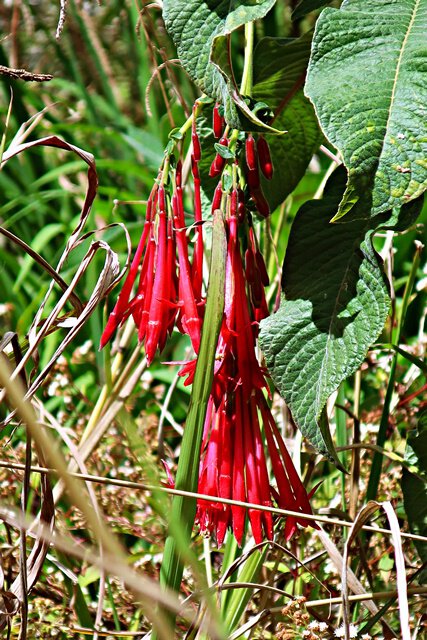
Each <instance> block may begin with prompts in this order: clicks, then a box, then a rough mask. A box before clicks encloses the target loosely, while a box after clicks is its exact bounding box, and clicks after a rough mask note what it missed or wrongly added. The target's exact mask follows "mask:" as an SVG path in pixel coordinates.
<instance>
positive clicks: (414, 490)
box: [401, 411, 427, 581]
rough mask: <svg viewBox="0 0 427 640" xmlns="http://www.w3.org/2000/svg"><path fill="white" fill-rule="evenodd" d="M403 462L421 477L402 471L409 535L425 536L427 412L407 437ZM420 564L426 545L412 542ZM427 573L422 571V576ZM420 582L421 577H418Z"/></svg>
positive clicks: (423, 413)
mask: <svg viewBox="0 0 427 640" xmlns="http://www.w3.org/2000/svg"><path fill="white" fill-rule="evenodd" d="M405 460H407V461H408V462H409V463H410V464H412V465H415V466H416V467H418V470H419V472H420V474H421V475H419V474H417V475H415V474H412V473H411V472H410V471H408V470H407V469H405V468H403V471H402V480H401V484H402V491H403V504H404V507H405V511H406V515H407V516H408V523H409V529H410V531H411V533H414V534H417V535H421V536H427V411H423V412H422V413H421V414H420V418H419V423H418V429H417V430H416V431H415V432H412V433H411V434H410V435H409V436H408V441H407V445H406V451H405ZM414 544H415V546H416V548H417V551H418V554H419V556H420V558H421V560H422V562H427V544H426V543H425V542H422V541H418V540H414ZM426 573H427V572H426V571H425V570H424V572H423V574H424V577H425V574H426ZM420 581H421V577H420Z"/></svg>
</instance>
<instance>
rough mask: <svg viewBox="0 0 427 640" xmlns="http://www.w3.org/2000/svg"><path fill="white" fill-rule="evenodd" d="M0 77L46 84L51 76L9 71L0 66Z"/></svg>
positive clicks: (23, 71) (23, 70)
mask: <svg viewBox="0 0 427 640" xmlns="http://www.w3.org/2000/svg"><path fill="white" fill-rule="evenodd" d="M0 76H7V77H8V78H13V79H14V80H25V81H26V82H48V81H49V80H52V78H53V76H52V75H51V74H50V73H31V71H26V70H25V69H11V68H10V67H5V66H4V65H2V64H0Z"/></svg>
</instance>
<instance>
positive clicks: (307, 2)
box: [292, 0, 331, 20]
mask: <svg viewBox="0 0 427 640" xmlns="http://www.w3.org/2000/svg"><path fill="white" fill-rule="evenodd" d="M330 2H331V0H301V2H299V3H298V4H297V6H296V7H295V10H294V11H293V13H292V20H299V19H300V18H303V17H304V16H305V15H307V13H310V12H311V11H315V10H316V9H320V8H321V7H324V6H325V5H326V4H329V3H330Z"/></svg>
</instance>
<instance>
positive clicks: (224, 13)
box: [163, 0, 276, 128]
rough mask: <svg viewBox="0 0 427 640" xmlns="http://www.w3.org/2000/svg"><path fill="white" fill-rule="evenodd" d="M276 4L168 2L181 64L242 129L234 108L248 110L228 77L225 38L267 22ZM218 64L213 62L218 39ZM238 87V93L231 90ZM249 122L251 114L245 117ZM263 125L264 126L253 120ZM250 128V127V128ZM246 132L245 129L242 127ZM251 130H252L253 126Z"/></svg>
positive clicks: (260, 0)
mask: <svg viewBox="0 0 427 640" xmlns="http://www.w3.org/2000/svg"><path fill="white" fill-rule="evenodd" d="M275 2H276V0H231V1H230V0H164V2H163V17H164V20H165V24H166V28H167V30H168V32H169V33H170V35H171V37H172V39H173V41H174V43H175V45H176V47H177V52H178V56H179V59H180V61H181V62H182V64H183V66H184V67H185V69H186V70H187V71H188V73H189V74H190V76H191V78H192V79H193V80H194V82H195V83H196V84H197V86H198V87H199V88H200V89H201V90H202V91H203V92H204V93H206V94H207V95H208V96H210V97H212V98H214V99H215V100H217V101H218V102H221V103H223V104H224V106H225V110H226V112H225V117H226V119H227V122H228V123H229V124H230V125H231V126H233V127H237V128H241V122H240V117H239V113H238V111H237V109H236V107H235V105H234V103H235V102H237V103H238V104H239V107H240V109H244V110H245V107H244V103H243V100H242V98H241V96H240V95H239V92H238V90H237V87H235V86H234V82H233V78H232V76H231V75H229V76H227V77H225V75H224V73H225V72H224V70H223V67H224V66H227V65H228V63H227V57H228V53H227V46H226V42H225V40H224V39H222V38H221V36H227V35H228V34H230V33H231V32H232V31H234V30H235V29H237V28H239V27H241V26H242V25H244V24H246V23H247V22H252V21H253V20H258V19H259V18H263V17H264V16H265V14H266V13H267V12H268V11H269V10H270V9H271V8H272V7H273V5H274V4H275ZM217 38H218V39H219V43H217V44H216V45H215V46H216V53H215V57H216V63H217V64H213V63H212V61H211V54H212V50H213V47H214V43H215V39H217ZM218 65H219V66H221V69H222V70H220V69H219V68H218ZM233 86H234V91H231V87H233ZM244 115H245V116H246V117H247V118H249V120H250V119H251V117H252V116H253V114H252V116H251V112H250V110H249V109H246V111H245V114H244ZM253 117H254V118H255V119H256V121H257V122H258V123H259V124H260V125H262V122H261V121H259V120H258V118H256V116H253ZM248 126H249V125H248ZM242 128H245V127H243V126H242ZM249 128H250V126H249Z"/></svg>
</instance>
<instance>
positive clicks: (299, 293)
mask: <svg viewBox="0 0 427 640" xmlns="http://www.w3.org/2000/svg"><path fill="white" fill-rule="evenodd" d="M344 187H345V171H344V170H343V169H342V168H340V169H339V170H338V171H336V172H335V173H334V175H333V176H332V177H331V179H330V181H329V183H328V185H327V189H326V190H325V195H324V198H323V199H322V200H313V201H310V202H307V203H306V204H305V205H303V206H302V207H301V209H300V210H299V212H298V214H297V216H296V219H295V222H294V224H293V226H292V229H291V234H290V238H289V244H288V250H287V253H286V257H285V262H284V266H283V280H282V289H283V297H282V302H281V306H280V308H279V310H278V312H277V313H276V314H274V315H272V316H270V317H269V318H267V319H266V320H264V321H263V322H262V323H261V335H260V341H261V347H262V349H263V351H264V354H265V357H266V362H267V367H268V369H269V371H270V373H271V375H272V378H273V380H274V382H275V384H276V386H277V388H278V389H279V391H280V393H281V394H282V395H283V397H284V398H285V400H286V402H287V404H288V406H289V408H290V410H291V413H292V416H293V418H294V420H295V422H296V424H297V426H298V427H299V428H300V429H301V431H302V432H303V434H304V435H305V436H307V437H308V438H309V439H310V440H311V441H312V443H313V445H314V446H315V447H316V449H317V450H318V451H319V452H321V453H323V454H325V455H328V456H329V457H330V458H333V459H334V461H335V462H337V460H336V456H335V453H334V448H333V445H332V441H331V439H330V435H329V428H328V424H327V418H326V415H325V411H324V410H325V405H326V401H327V399H328V398H329V396H330V395H331V394H332V393H333V392H334V391H335V390H336V389H337V388H338V386H339V385H340V383H341V382H342V381H343V380H344V379H345V378H346V377H347V376H349V375H350V374H352V373H353V372H354V371H356V369H357V368H358V367H359V366H360V364H361V363H362V362H363V359H364V358H365V355H366V352H367V350H368V348H369V347H370V346H371V345H372V344H373V343H374V342H375V340H376V339H377V338H378V336H379V334H380V333H381V330H382V329H383V327H384V323H385V320H386V318H387V314H388V310H389V304H390V300H389V294H388V285H387V281H386V278H385V276H384V273H383V269H382V265H381V262H380V259H379V257H378V255H377V254H376V252H375V250H374V248H373V246H372V234H373V232H374V231H375V230H376V229H377V228H379V227H380V226H381V225H384V224H385V222H386V221H387V222H388V224H387V226H391V225H393V226H394V225H396V224H398V223H399V222H400V221H399V220H398V219H397V217H396V216H394V217H393V218H392V219H390V218H389V214H380V215H378V216H377V217H376V218H375V219H371V220H369V219H368V220H366V219H363V211H359V210H358V209H360V208H361V207H362V205H361V204H360V203H359V205H358V208H357V209H356V210H355V211H354V217H353V219H352V220H349V221H348V222H345V223H340V224H330V219H331V218H332V216H333V215H334V214H335V212H336V211H337V208H338V205H339V202H340V200H341V197H342V194H343V191H344ZM406 208H407V209H409V210H410V214H411V215H407V214H405V222H406V223H410V222H412V221H413V219H414V217H415V216H416V215H417V214H418V211H419V203H418V202H417V203H413V204H411V205H409V206H407V207H406ZM387 218H389V220H387Z"/></svg>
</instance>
